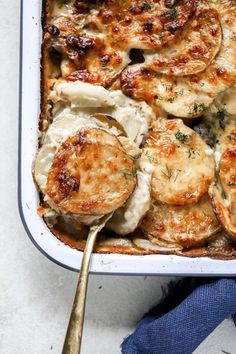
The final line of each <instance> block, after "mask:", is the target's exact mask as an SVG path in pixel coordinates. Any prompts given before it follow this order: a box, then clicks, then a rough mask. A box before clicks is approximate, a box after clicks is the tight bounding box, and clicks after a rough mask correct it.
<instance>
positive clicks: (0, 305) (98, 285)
mask: <svg viewBox="0 0 236 354" xmlns="http://www.w3.org/2000/svg"><path fill="white" fill-rule="evenodd" d="M0 8H1V14H2V16H1V24H0V44H1V46H0V47H1V51H0V62H1V71H0V81H1V94H0V107H1V127H2V128H1V139H0V144H1V146H0V149H1V154H0V166H1V173H0V187H1V199H0V220H1V222H0V247H1V257H0V273H1V274H0V289H1V291H0V353H1V354H50V353H56V354H59V353H60V350H61V347H62V343H63V339H64V334H65V330H66V326H67V320H68V316H69V312H70V308H71V303H72V299H73V294H74V289H75V284H76V279H77V275H76V274H74V273H71V272H69V271H66V270H64V269H62V268H59V267H58V266H56V265H55V264H53V263H51V262H50V261H49V260H47V259H46V258H45V257H44V256H43V255H41V254H40V253H39V251H38V250H36V249H35V248H34V246H33V245H32V244H31V242H30V240H29V239H28V238H27V236H26V233H25V231H24V229H23V227H22V225H21V221H20V219H19V215H18V210H17V124H18V122H17V120H18V117H17V115H18V45H19V41H18V39H19V1H18V0H11V1H8V2H7V1H3V0H0ZM29 99H30V97H29ZM168 280H169V279H168V278H157V277H152V278H151V277H112V276H109V277H106V276H92V277H91V278H90V285H89V292H88V302H87V312H86V325H85V331H84V340H83V350H82V353H83V354H118V353H120V350H119V345H120V343H121V341H122V338H123V337H125V336H126V335H127V334H128V333H130V332H131V331H132V329H133V327H134V325H135V323H136V321H137V320H138V319H139V318H140V316H141V315H142V314H143V313H144V312H145V311H146V310H147V309H148V308H149V307H151V306H152V305H153V304H155V303H156V302H157V301H158V299H159V298H160V294H161V285H163V284H165V283H166V282H167V281H168ZM235 334H236V331H235V328H234V326H233V324H232V322H231V321H230V320H226V321H224V322H223V323H222V324H221V326H219V327H218V328H217V329H216V330H215V332H213V334H212V335H211V336H210V337H209V338H208V339H207V340H206V341H205V342H204V343H202V345H201V346H200V347H199V348H198V349H197V350H196V351H195V354H221V353H222V350H224V351H226V352H229V353H230V354H236V335H235ZM173 354H174V353H173Z"/></svg>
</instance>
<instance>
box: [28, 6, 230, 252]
mask: <svg viewBox="0 0 236 354" xmlns="http://www.w3.org/2000/svg"><path fill="white" fill-rule="evenodd" d="M39 123H40V124H39V129H40V135H39V150H38V152H37V155H36V158H35V162H34V169H33V175H34V179H35V181H36V184H37V186H38V188H39V191H40V195H41V202H40V207H39V213H40V214H41V215H42V217H43V218H44V220H45V221H46V223H47V225H48V226H49V228H50V229H51V231H52V232H53V234H54V235H56V236H57V237H58V238H59V239H60V240H62V241H63V242H65V243H67V244H69V245H70V246H72V247H75V248H77V249H83V248H84V245H85V240H86V236H87V230H88V227H89V226H91V225H92V224H94V223H97V222H99V220H100V219H101V218H102V217H103V216H104V215H109V214H110V215H111V218H110V220H109V221H108V222H107V225H106V227H105V230H103V231H102V233H101V235H100V238H99V239H98V242H97V244H96V249H95V250H96V251H97V252H117V253H128V254H150V253H165V254H179V255H187V256H203V255H204V256H205V255H207V256H212V257H219V258H223V259H231V258H235V257H236V246H235V244H234V240H235V239H236V4H235V1H233V0H146V1H143V0H124V1H120V0H93V1H89V0H83V1H79V0H52V1H49V0H45V1H44V14H43V46H42V101H41V115H40V122H39Z"/></svg>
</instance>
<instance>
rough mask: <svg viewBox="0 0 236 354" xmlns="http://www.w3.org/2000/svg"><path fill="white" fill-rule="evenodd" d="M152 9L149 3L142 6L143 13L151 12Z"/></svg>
mask: <svg viewBox="0 0 236 354" xmlns="http://www.w3.org/2000/svg"><path fill="white" fill-rule="evenodd" d="M151 8H152V7H151V5H150V4H149V3H148V2H143V3H142V5H141V9H142V11H148V10H150V9H151Z"/></svg>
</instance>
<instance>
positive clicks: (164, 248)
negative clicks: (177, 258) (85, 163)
mask: <svg viewBox="0 0 236 354" xmlns="http://www.w3.org/2000/svg"><path fill="white" fill-rule="evenodd" d="M132 241H133V243H134V244H135V246H137V247H138V248H141V249H144V250H146V251H149V252H160V253H161V252H164V253H173V252H174V251H181V249H182V247H181V246H180V245H178V244H175V243H169V242H165V241H162V240H157V239H155V243H153V242H151V241H149V240H147V239H146V238H141V237H140V238H139V237H134V238H133V239H132Z"/></svg>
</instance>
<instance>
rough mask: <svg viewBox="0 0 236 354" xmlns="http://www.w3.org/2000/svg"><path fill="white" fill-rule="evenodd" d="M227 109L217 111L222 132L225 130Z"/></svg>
mask: <svg viewBox="0 0 236 354" xmlns="http://www.w3.org/2000/svg"><path fill="white" fill-rule="evenodd" d="M227 113H228V112H227V109H226V107H223V108H220V109H219V110H218V111H217V117H218V119H219V125H220V127H221V129H222V130H224V129H225V122H224V120H225V116H226V115H227Z"/></svg>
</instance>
